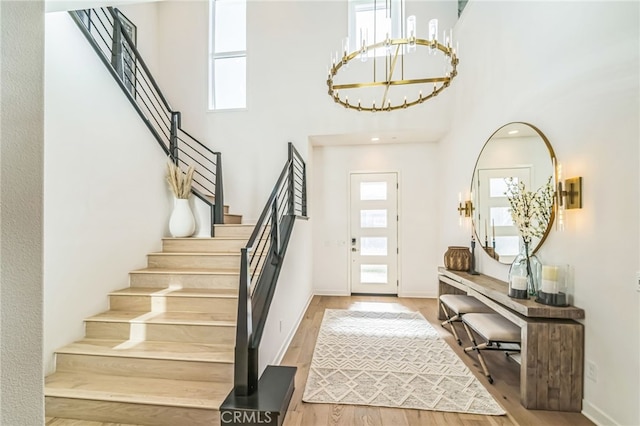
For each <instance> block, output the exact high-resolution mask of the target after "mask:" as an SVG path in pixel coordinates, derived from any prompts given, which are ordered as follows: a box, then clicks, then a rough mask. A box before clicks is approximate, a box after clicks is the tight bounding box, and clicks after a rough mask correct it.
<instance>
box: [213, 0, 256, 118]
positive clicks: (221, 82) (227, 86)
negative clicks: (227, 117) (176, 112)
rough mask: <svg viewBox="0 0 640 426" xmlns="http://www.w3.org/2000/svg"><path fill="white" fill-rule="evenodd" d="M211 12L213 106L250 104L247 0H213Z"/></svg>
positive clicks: (218, 108)
mask: <svg viewBox="0 0 640 426" xmlns="http://www.w3.org/2000/svg"><path fill="white" fill-rule="evenodd" d="M209 12H210V16H209V109H210V110H223V109H243V108H246V107H247V3H246V0H209Z"/></svg>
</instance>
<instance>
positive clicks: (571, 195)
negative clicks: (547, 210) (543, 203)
mask: <svg viewBox="0 0 640 426" xmlns="http://www.w3.org/2000/svg"><path fill="white" fill-rule="evenodd" d="M558 205H559V206H560V207H564V208H565V209H581V208H582V177H575V178H571V179H567V180H565V181H564V185H562V181H560V182H558Z"/></svg>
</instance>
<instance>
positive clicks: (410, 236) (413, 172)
mask: <svg viewBox="0 0 640 426" xmlns="http://www.w3.org/2000/svg"><path fill="white" fill-rule="evenodd" d="M312 156H313V164H314V167H313V176H312V182H313V184H312V186H311V188H310V193H311V196H312V205H313V210H312V211H313V217H314V220H313V236H314V238H313V288H314V290H315V292H316V293H318V294H333V295H348V294H350V293H351V290H350V287H349V250H350V247H351V246H350V244H349V239H350V236H349V185H350V184H349V174H350V173H351V172H363V171H366V172H398V181H399V190H398V213H399V216H400V222H399V230H398V231H399V233H398V243H399V249H400V256H399V279H400V286H399V287H398V294H399V295H400V296H406V297H412V296H413V297H416V296H422V297H425V296H429V297H434V296H435V295H437V293H438V285H437V284H438V282H437V279H435V278H434V277H435V273H436V269H437V267H438V265H439V264H441V261H442V259H441V256H439V255H440V253H439V252H438V251H437V240H438V235H439V227H438V223H437V220H436V219H437V211H438V210H437V197H438V191H439V185H440V184H441V182H440V181H439V179H438V169H439V166H438V162H439V158H438V149H437V145H436V144H434V143H411V144H397V145H390V144H385V145H368V146H358V145H355V146H315V147H314V148H313V152H312Z"/></svg>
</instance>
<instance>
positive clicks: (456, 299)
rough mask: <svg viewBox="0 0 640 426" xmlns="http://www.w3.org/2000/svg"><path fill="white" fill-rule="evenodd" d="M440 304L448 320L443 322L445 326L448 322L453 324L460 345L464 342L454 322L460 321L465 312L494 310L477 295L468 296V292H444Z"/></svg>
mask: <svg viewBox="0 0 640 426" xmlns="http://www.w3.org/2000/svg"><path fill="white" fill-rule="evenodd" d="M440 306H441V307H442V312H444V315H445V316H446V317H447V320H446V321H444V322H443V323H442V326H443V327H444V326H446V325H447V324H448V325H450V326H451V333H452V334H453V336H454V337H455V338H456V341H457V342H458V344H459V345H461V344H462V342H461V341H460V337H459V336H458V332H457V331H456V328H455V326H454V324H453V323H454V322H460V319H461V318H462V316H463V315H465V314H469V313H481V312H485V313H489V312H493V310H492V309H491V308H489V307H488V306H487V305H485V304H484V303H482V302H481V301H479V300H478V299H476V298H475V297H473V296H467V295H466V294H443V295H441V296H440Z"/></svg>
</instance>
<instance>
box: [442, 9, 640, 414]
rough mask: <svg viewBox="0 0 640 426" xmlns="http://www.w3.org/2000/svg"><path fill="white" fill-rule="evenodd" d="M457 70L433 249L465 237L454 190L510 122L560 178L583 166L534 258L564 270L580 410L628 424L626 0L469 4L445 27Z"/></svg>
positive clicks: (633, 390) (634, 148)
mask: <svg viewBox="0 0 640 426" xmlns="http://www.w3.org/2000/svg"><path fill="white" fill-rule="evenodd" d="M456 29H457V30H458V36H459V39H460V46H461V48H460V50H461V61H460V64H461V65H460V68H459V69H460V75H459V77H458V80H457V81H456V82H455V84H454V85H453V86H452V89H453V91H452V95H454V96H455V103H454V111H455V114H454V120H453V123H452V127H451V133H450V134H448V135H447V137H446V138H445V140H444V141H443V143H442V144H440V147H441V150H442V156H443V158H445V159H448V160H449V161H448V162H447V163H448V165H449V167H447V168H444V169H443V176H442V182H445V185H444V186H443V191H442V195H441V197H440V198H441V200H442V203H441V206H442V210H441V212H440V215H441V218H440V221H439V223H440V225H441V226H442V230H443V234H442V239H441V240H440V251H442V252H443V251H444V250H445V249H446V246H447V245H452V244H455V243H461V244H464V243H467V244H468V238H469V237H468V235H467V233H466V232H463V231H461V230H460V229H459V228H458V227H457V221H458V217H457V213H456V212H455V210H454V207H455V205H456V204H457V199H456V197H457V194H458V192H460V191H463V190H465V189H467V188H468V187H469V182H470V181H471V174H472V171H473V166H474V164H475V160H476V156H477V155H478V153H479V152H480V149H481V148H482V146H483V144H484V142H485V141H486V140H487V138H488V137H489V136H490V135H491V134H492V133H493V131H495V130H496V129H497V128H499V127H500V126H502V125H503V124H505V123H508V122H511V121H525V122H530V123H532V124H534V125H535V126H537V127H538V128H539V129H540V130H541V131H542V132H543V133H545V135H546V136H547V138H548V139H549V141H550V143H551V145H552V146H553V148H554V150H555V152H556V155H557V157H558V160H559V161H560V162H561V163H562V165H563V172H564V176H565V177H573V176H583V178H584V187H583V190H584V207H583V209H581V210H577V211H567V212H566V213H565V217H566V229H565V231H564V232H559V231H556V230H554V231H552V232H551V234H550V236H549V238H548V239H547V241H546V242H545V243H544V245H543V247H542V249H541V250H540V258H541V260H542V261H543V262H549V263H566V264H569V265H571V267H572V268H573V270H574V275H575V282H574V289H575V290H574V291H575V298H574V302H575V305H577V306H579V307H581V308H584V310H585V312H586V319H585V320H584V321H583V323H584V325H585V335H586V342H585V351H586V352H585V360H586V361H587V362H593V363H594V364H595V365H596V367H597V381H595V382H594V381H592V380H588V379H586V380H585V392H584V404H583V409H584V412H585V414H587V415H588V416H589V417H591V418H592V419H594V420H596V421H597V422H598V423H599V424H621V425H637V424H640V413H639V408H638V401H639V400H640V389H639V387H640V380H638V378H639V374H640V358H639V357H638V353H639V351H640V347H639V338H640V333H639V332H638V323H639V318H638V311H639V309H638V307H639V296H640V295H639V294H638V293H637V292H636V291H635V290H636V284H635V283H636V279H635V271H637V270H639V269H640V267H639V264H638V259H639V248H638V247H639V246H638V238H637V236H638V234H639V228H638V226H639V221H638V216H639V206H638V200H639V197H638V190H639V186H638V181H639V176H638V155H639V152H638V140H639V130H638V129H639V123H638V120H639V116H640V111H639V109H638V104H639V101H638V96H639V95H638V75H639V67H638V55H639V32H638V31H639V4H638V3H637V2H506V1H505V2H480V1H476V2H469V4H468V5H467V7H466V9H465V11H464V13H463V16H462V19H461V20H460V22H459V24H458V26H457V28H456ZM478 259H479V270H480V271H482V272H484V273H488V274H490V275H493V276H496V277H498V278H501V279H506V277H507V271H508V266H506V265H499V264H498V263H497V262H494V261H491V260H489V258H488V257H487V256H486V255H485V254H484V253H479V254H478Z"/></svg>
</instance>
